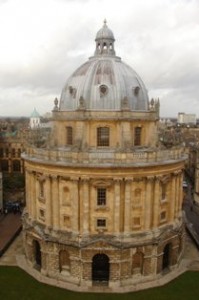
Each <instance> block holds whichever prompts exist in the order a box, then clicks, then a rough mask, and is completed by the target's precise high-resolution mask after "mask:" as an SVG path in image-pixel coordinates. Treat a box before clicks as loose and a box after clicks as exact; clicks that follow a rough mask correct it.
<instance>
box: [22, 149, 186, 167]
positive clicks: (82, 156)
mask: <svg viewBox="0 0 199 300" xmlns="http://www.w3.org/2000/svg"><path fill="white" fill-rule="evenodd" d="M22 157H23V158H25V159H26V160H28V161H37V162H40V163H44V164H49V163H50V164H58V165H63V166H70V165H73V166H74V165H76V166H82V167H83V166H85V167H86V166H90V167H92V166H93V167H96V166H99V167H107V166H112V167H117V166H125V167H131V166H134V167H136V166H140V165H143V166H144V165H156V164H158V165H160V164H168V163H174V162H178V161H183V160H185V159H186V158H187V155H186V153H185V149H184V148H183V147H179V148H172V149H166V150H160V149H157V150H156V149H155V150H154V149H148V148H147V149H146V148H144V149H139V150H134V151H128V152H127V151H126V152H125V151H116V150H115V149H110V148H109V149H90V150H88V151H78V150H73V149H69V148H59V149H41V148H33V147H32V148H27V149H26V153H23V154H22Z"/></svg>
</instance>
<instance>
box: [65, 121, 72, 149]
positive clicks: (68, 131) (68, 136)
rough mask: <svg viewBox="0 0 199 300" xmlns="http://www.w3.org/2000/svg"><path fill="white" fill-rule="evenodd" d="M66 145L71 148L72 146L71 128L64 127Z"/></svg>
mask: <svg viewBox="0 0 199 300" xmlns="http://www.w3.org/2000/svg"><path fill="white" fill-rule="evenodd" d="M66 145H67V146H71V145H73V127H72V126H66Z"/></svg>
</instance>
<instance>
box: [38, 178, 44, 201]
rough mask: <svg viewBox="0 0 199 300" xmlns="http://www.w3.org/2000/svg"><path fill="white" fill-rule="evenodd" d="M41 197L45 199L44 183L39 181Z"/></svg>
mask: <svg viewBox="0 0 199 300" xmlns="http://www.w3.org/2000/svg"><path fill="white" fill-rule="evenodd" d="M39 197H42V198H43V197H44V181H43V180H40V181H39Z"/></svg>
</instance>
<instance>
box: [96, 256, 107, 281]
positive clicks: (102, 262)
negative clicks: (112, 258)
mask: <svg viewBox="0 0 199 300" xmlns="http://www.w3.org/2000/svg"><path fill="white" fill-rule="evenodd" d="M109 268H110V267H109V257H108V256H107V255H106V254H96V255H94V256H93V261H92V280H93V281H95V282H96V281H97V282H108V281H109Z"/></svg>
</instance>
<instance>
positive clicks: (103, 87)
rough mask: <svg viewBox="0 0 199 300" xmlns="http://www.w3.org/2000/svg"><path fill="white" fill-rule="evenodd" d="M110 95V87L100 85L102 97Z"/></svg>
mask: <svg viewBox="0 0 199 300" xmlns="http://www.w3.org/2000/svg"><path fill="white" fill-rule="evenodd" d="M107 93H108V87H107V86H106V85H104V84H102V85H100V94H101V95H102V96H104V95H106V94H107Z"/></svg>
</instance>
